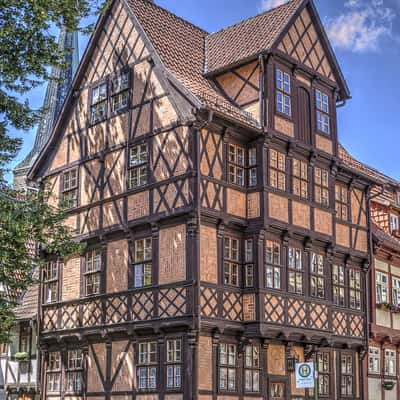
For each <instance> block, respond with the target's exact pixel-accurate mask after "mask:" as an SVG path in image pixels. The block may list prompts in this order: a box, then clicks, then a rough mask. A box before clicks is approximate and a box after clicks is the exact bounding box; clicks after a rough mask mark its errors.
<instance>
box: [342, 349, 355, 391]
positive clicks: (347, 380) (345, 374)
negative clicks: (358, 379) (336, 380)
mask: <svg viewBox="0 0 400 400" xmlns="http://www.w3.org/2000/svg"><path fill="white" fill-rule="evenodd" d="M340 364H341V368H340V372H341V379H340V387H341V393H342V396H353V356H352V355H349V354H341V355H340Z"/></svg>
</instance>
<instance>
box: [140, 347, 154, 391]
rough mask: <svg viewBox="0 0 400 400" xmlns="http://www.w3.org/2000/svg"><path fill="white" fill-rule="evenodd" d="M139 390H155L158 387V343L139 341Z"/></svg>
mask: <svg viewBox="0 0 400 400" xmlns="http://www.w3.org/2000/svg"><path fill="white" fill-rule="evenodd" d="M137 374H138V383H139V385H138V386H139V390H153V389H156V388H157V343H156V342H145V343H139V360H138V368H137Z"/></svg>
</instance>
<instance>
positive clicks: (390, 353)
mask: <svg viewBox="0 0 400 400" xmlns="http://www.w3.org/2000/svg"><path fill="white" fill-rule="evenodd" d="M385 375H396V351H395V350H385Z"/></svg>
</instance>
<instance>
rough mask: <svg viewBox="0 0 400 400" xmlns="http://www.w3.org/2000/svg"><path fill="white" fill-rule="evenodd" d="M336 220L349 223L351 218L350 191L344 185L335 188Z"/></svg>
mask: <svg viewBox="0 0 400 400" xmlns="http://www.w3.org/2000/svg"><path fill="white" fill-rule="evenodd" d="M335 208H336V218H339V219H341V220H343V221H347V220H348V218H349V206H348V190H347V188H346V187H345V186H343V185H336V186H335Z"/></svg>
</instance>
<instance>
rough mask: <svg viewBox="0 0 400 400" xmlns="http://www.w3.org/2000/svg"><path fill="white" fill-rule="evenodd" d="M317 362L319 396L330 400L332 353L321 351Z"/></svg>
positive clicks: (317, 356)
mask: <svg viewBox="0 0 400 400" xmlns="http://www.w3.org/2000/svg"><path fill="white" fill-rule="evenodd" d="M316 360H317V362H316V364H317V365H316V368H317V372H318V396H319V398H329V397H330V394H331V353H330V352H329V351H320V352H318V353H317V355H316ZM321 378H322V380H321ZM321 389H323V390H321Z"/></svg>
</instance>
